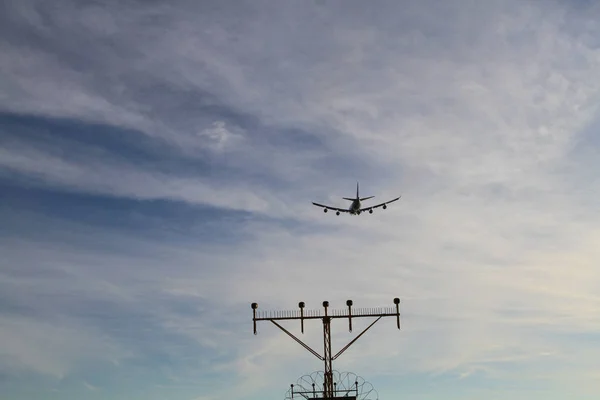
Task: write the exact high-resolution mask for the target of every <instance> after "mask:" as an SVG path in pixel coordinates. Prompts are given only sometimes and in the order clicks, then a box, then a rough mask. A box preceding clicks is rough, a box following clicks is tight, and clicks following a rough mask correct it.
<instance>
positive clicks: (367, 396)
mask: <svg viewBox="0 0 600 400" xmlns="http://www.w3.org/2000/svg"><path fill="white" fill-rule="evenodd" d="M324 384H325V376H324V374H323V371H315V372H313V373H311V374H307V375H303V376H302V377H300V378H298V380H297V381H296V383H294V384H291V385H290V388H289V389H288V391H287V393H286V394H285V400H294V399H306V400H319V399H322V398H323V397H322V396H323V387H324ZM333 392H334V393H333V395H334V398H338V399H339V398H343V399H344V400H379V395H378V394H377V391H376V390H375V388H374V387H373V385H371V383H369V382H367V381H365V380H364V379H363V378H362V377H360V376H357V375H356V374H354V373H353V372H338V371H335V370H334V371H333Z"/></svg>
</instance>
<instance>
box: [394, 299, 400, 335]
mask: <svg viewBox="0 0 600 400" xmlns="http://www.w3.org/2000/svg"><path fill="white" fill-rule="evenodd" d="M394 304H395V305H396V325H397V326H398V329H400V299H399V298H397V297H396V298H395V299H394Z"/></svg>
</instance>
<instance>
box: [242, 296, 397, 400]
mask: <svg viewBox="0 0 600 400" xmlns="http://www.w3.org/2000/svg"><path fill="white" fill-rule="evenodd" d="M394 304H395V305H396V307H395V308H392V307H385V308H368V309H359V310H358V312H355V313H353V312H352V300H348V301H346V306H348V310H334V311H332V312H329V310H328V309H329V302H328V301H324V302H323V313H321V312H319V311H309V312H308V313H307V314H308V315H307V314H306V313H305V312H304V307H305V304H304V302H303V301H301V302H300V303H298V307H299V308H300V312H297V311H284V312H281V311H276V312H261V311H257V309H258V304H257V303H252V322H253V325H254V334H255V335H256V322H257V321H271V323H273V325H275V326H277V327H278V328H279V329H281V330H282V331H283V332H285V333H286V334H287V335H288V336H290V337H291V338H292V339H294V340H295V341H296V342H298V343H299V344H300V345H301V346H302V347H304V348H305V349H306V350H308V351H310V352H311V353H312V354H313V355H315V356H316V357H317V358H319V359H320V360H321V361H323V362H324V364H325V370H324V377H325V382H324V384H323V399H333V398H334V395H335V392H336V389H335V388H334V386H335V384H334V382H333V365H332V363H333V360H335V359H336V358H338V357H339V356H340V355H341V354H342V353H343V352H344V351H346V350H347V349H348V348H349V347H350V346H351V345H352V344H353V343H354V342H356V341H357V340H358V338H360V337H361V336H362V335H363V334H364V333H365V332H366V331H367V330H369V328H371V327H372V326H373V325H375V323H376V322H377V321H379V320H380V319H381V318H382V317H396V326H397V327H398V329H400V299H399V298H397V297H396V298H395V299H394ZM364 317H375V318H376V319H375V321H373V323H371V324H370V325H369V326H368V327H366V328H365V329H364V330H363V331H362V332H361V333H360V334H359V335H357V336H356V337H355V338H354V339H353V340H352V341H351V342H350V343H348V344H347V345H346V346H344V347H343V348H342V349H341V350H340V351H339V352H338V353H337V354H335V355H334V356H333V355H332V351H331V320H333V319H337V318H348V331H349V332H352V318H364ZM298 319H299V320H300V330H301V332H302V333H304V320H309V319H320V320H321V321H322V322H323V350H324V354H323V356H321V355H320V354H319V353H318V352H316V351H315V350H313V349H312V348H310V346H308V345H307V344H306V343H304V342H303V341H302V340H300V339H298V338H297V337H296V336H295V335H294V334H292V333H291V332H289V331H288V330H287V329H285V328H284V327H282V326H281V325H279V324H278V323H277V322H275V321H278V320H279V321H280V320H298Z"/></svg>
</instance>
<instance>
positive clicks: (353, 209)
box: [313, 182, 401, 215]
mask: <svg viewBox="0 0 600 400" xmlns="http://www.w3.org/2000/svg"><path fill="white" fill-rule="evenodd" d="M373 197H375V196H369V197H362V198H361V197H360V195H359V194H358V182H356V197H355V198H350V197H343V199H344V200H350V201H351V202H352V204H351V205H350V207H349V208H348V209H345V208H337V207H330V206H326V205H324V204H319V203H315V202H313V204H314V205H315V206H317V207H323V212H327V210H333V211H335V214H336V215H340V213H341V212H344V213H349V214H351V215H360V213H361V212H363V211H369V214H373V209H375V208H378V207H383V209H384V210H385V209H386V208H387V205H388V204H390V203H393V202H394V201H396V200H398V199H399V198H400V197H401V196H400V197H396V198H395V199H393V200H390V201H386V202H385V203H381V204H377V205H376V206H371V207H364V208H361V207H360V206H361V204H360V202H361V201H364V200H368V199H372V198H373Z"/></svg>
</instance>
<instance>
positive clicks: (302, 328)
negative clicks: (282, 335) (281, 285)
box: [298, 301, 304, 333]
mask: <svg viewBox="0 0 600 400" xmlns="http://www.w3.org/2000/svg"><path fill="white" fill-rule="evenodd" d="M298 307H300V331H302V333H304V302H303V301H301V302H300V303H298Z"/></svg>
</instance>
